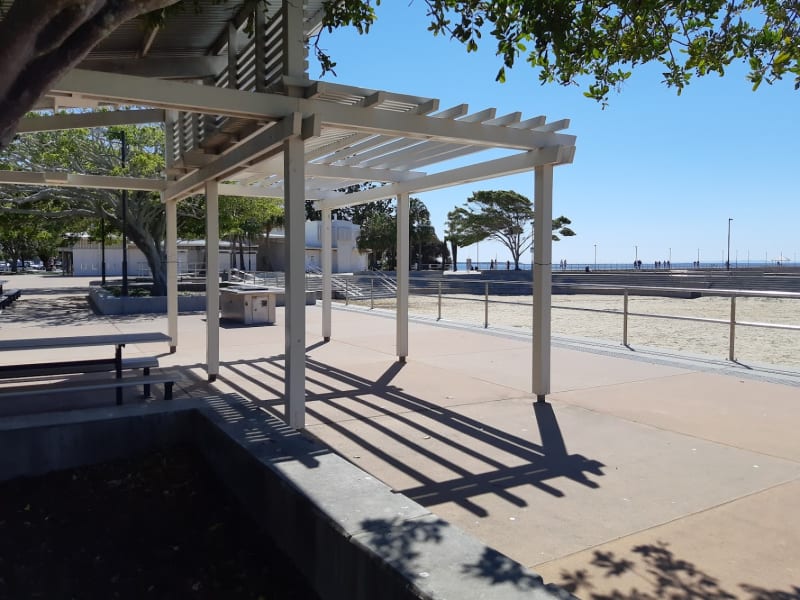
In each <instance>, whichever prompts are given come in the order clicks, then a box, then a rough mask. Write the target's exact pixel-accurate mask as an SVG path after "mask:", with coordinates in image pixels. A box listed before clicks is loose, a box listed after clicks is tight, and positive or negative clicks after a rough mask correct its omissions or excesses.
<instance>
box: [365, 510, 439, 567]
mask: <svg viewBox="0 0 800 600" xmlns="http://www.w3.org/2000/svg"><path fill="white" fill-rule="evenodd" d="M360 525H361V528H362V529H363V530H364V531H365V532H366V533H368V534H369V536H368V537H367V539H366V540H365V542H366V545H367V546H368V547H370V548H371V549H372V550H373V551H374V552H375V553H376V554H378V555H379V556H380V557H381V558H383V559H384V560H385V561H386V562H387V563H389V564H390V565H392V566H393V567H394V568H395V569H397V570H398V571H399V572H400V573H402V574H403V575H404V576H405V577H407V578H409V579H411V580H412V581H413V580H415V579H418V578H419V577H420V573H421V572H424V567H423V565H422V564H418V562H417V559H419V558H421V554H422V553H421V552H420V548H421V546H422V545H424V544H439V543H441V542H442V540H443V539H444V529H445V528H447V527H448V526H449V523H447V521H443V520H442V519H435V520H416V519H415V520H406V519H400V518H393V519H366V520H364V521H362V522H361V523H360Z"/></svg>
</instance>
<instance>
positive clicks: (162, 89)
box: [52, 69, 575, 150]
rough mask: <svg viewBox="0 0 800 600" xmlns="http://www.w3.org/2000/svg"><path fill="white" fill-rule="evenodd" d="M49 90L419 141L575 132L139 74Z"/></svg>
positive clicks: (552, 137)
mask: <svg viewBox="0 0 800 600" xmlns="http://www.w3.org/2000/svg"><path fill="white" fill-rule="evenodd" d="M52 91H53V92H55V93H65V94H79V95H81V96H87V97H92V98H97V99H101V100H113V101H118V102H126V103H129V104H145V105H150V106H157V107H162V108H176V109H179V110H187V111H193V112H198V113H202V114H213V115H227V116H232V117H242V118H249V119H265V120H272V121H275V120H279V119H282V118H284V117H286V116H288V115H290V114H291V113H294V112H299V113H301V114H303V115H311V114H315V115H317V116H318V117H319V119H320V122H321V125H322V126H332V127H340V128H343V129H348V130H351V131H363V132H372V133H386V134H392V135H396V136H397V137H409V138H418V139H423V140H424V139H431V138H436V139H437V140H438V141H441V142H453V143H464V144H475V145H476V146H485V147H502V148H514V149H521V150H532V149H535V148H543V147H550V146H572V145H574V143H575V136H572V135H565V134H558V133H549V132H540V131H530V130H524V129H518V128H514V127H498V126H487V125H482V124H480V123H468V122H462V121H452V120H449V119H441V118H436V117H435V116H434V117H428V116H424V115H417V114H413V113H402V112H394V111H388V110H375V109H364V108H361V107H354V106H347V105H342V104H336V103H333V102H326V101H322V100H313V99H312V100H309V99H305V98H291V97H287V96H280V95H278V94H267V93H264V94H254V93H252V92H246V91H241V90H232V89H226V88H217V87H212V86H198V85H193V84H190V83H183V82H179V81H162V80H158V81H153V80H152V79H147V78H142V77H133V76H130V75H119V74H116V73H96V72H90V71H84V70H81V69H75V70H73V71H70V72H69V73H68V74H66V75H65V76H64V77H63V78H62V79H61V81H59V82H58V83H57V84H56V85H55V86H54V87H53V90H52Z"/></svg>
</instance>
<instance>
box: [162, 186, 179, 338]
mask: <svg viewBox="0 0 800 600" xmlns="http://www.w3.org/2000/svg"><path fill="white" fill-rule="evenodd" d="M161 196H162V198H163V196H164V194H163V193H162V194H161ZM164 210H165V212H166V220H167V240H166V244H167V247H166V251H167V252H166V254H167V335H169V337H170V342H169V351H170V352H175V351H176V350H177V349H178V202H177V200H169V201H167V202H166V203H165V204H164Z"/></svg>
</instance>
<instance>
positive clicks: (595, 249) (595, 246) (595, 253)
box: [594, 244, 597, 271]
mask: <svg viewBox="0 0 800 600" xmlns="http://www.w3.org/2000/svg"><path fill="white" fill-rule="evenodd" d="M594 270H595V271H597V244H595V245H594Z"/></svg>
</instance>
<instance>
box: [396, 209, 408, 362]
mask: <svg viewBox="0 0 800 600" xmlns="http://www.w3.org/2000/svg"><path fill="white" fill-rule="evenodd" d="M409 205H410V203H409V196H408V194H400V195H399V196H397V317H396V319H397V358H398V359H399V360H400V362H406V358H407V357H408V267H409V264H408V262H409V260H408V252H409V241H408V221H409Z"/></svg>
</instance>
